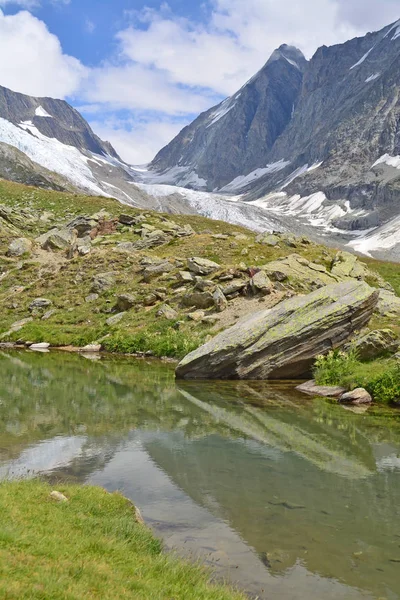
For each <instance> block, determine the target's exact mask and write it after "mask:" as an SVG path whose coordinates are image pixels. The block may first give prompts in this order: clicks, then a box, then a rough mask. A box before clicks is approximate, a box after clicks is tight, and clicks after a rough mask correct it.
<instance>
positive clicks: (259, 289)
mask: <svg viewBox="0 0 400 600" xmlns="http://www.w3.org/2000/svg"><path fill="white" fill-rule="evenodd" d="M250 287H251V289H252V291H253V293H254V294H257V293H261V294H263V295H264V296H266V295H267V294H270V293H271V292H272V289H273V285H272V282H271V280H270V278H269V277H268V275H267V274H266V273H264V272H263V271H259V272H258V273H256V274H255V275H254V276H253V277H252V278H251V280H250Z"/></svg>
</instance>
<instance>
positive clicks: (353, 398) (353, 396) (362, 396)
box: [339, 388, 372, 404]
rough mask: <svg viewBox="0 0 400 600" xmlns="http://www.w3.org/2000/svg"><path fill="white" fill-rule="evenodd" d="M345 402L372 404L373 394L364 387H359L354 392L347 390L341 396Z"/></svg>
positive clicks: (341, 400)
mask: <svg viewBox="0 0 400 600" xmlns="http://www.w3.org/2000/svg"><path fill="white" fill-rule="evenodd" d="M339 402H342V403H343V404H371V402H372V398H371V395H370V394H369V393H368V392H367V390H364V388H357V389H355V390H353V391H352V392H346V394H342V395H341V396H340V398H339Z"/></svg>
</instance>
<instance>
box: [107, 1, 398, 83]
mask: <svg viewBox="0 0 400 600" xmlns="http://www.w3.org/2000/svg"><path fill="white" fill-rule="evenodd" d="M354 2H355V3H357V4H359V6H358V11H353V10H352V9H351V7H352V5H353V4H354ZM354 2H353V1H352V2H349V1H348V0H302V1H301V2H297V3H291V5H290V8H289V7H288V4H287V3H286V2H282V1H281V0H213V2H212V10H211V13H210V15H209V18H208V20H207V22H205V23H197V22H192V21H190V20H188V19H183V18H179V17H176V16H174V14H173V13H172V12H171V11H170V10H168V7H166V5H163V6H162V7H161V9H160V10H159V11H155V10H151V9H148V8H146V9H144V10H143V11H142V12H141V13H138V12H137V11H136V12H134V13H133V15H132V18H133V22H132V24H131V25H130V26H129V27H127V28H126V29H125V30H123V31H121V32H119V33H118V36H117V39H118V41H119V42H120V46H121V48H120V49H121V53H122V56H123V57H124V59H125V60H128V61H132V62H134V63H135V64H139V65H141V66H142V67H143V68H145V69H148V70H156V71H162V72H163V73H164V74H165V75H166V76H167V77H168V78H169V80H170V81H171V82H173V83H174V84H185V85H187V86H200V87H203V88H204V87H205V88H210V89H211V90H213V91H214V92H216V93H220V94H232V93H233V92H234V91H236V90H237V89H238V88H239V87H240V86H241V85H243V83H245V81H246V80H247V79H249V78H250V77H251V76H252V75H253V74H254V73H255V72H256V71H257V70H258V69H260V68H261V67H262V66H263V64H264V63H265V62H266V60H267V59H268V57H269V56H270V54H271V53H272V52H273V50H274V49H275V48H277V47H278V46H280V45H281V44H283V43H289V44H293V45H295V46H298V47H299V48H300V49H302V50H303V52H304V53H305V54H306V56H308V57H310V56H311V55H312V54H313V53H314V51H315V50H316V49H317V48H318V47H319V46H321V45H323V44H325V45H331V44H335V43H339V42H343V41H346V40H347V39H350V38H352V37H355V36H356V35H361V34H363V33H366V31H367V30H368V27H369V26H371V27H372V28H373V29H377V28H380V27H383V26H384V25H387V24H388V23H389V22H390V21H391V20H394V19H395V15H396V10H397V12H398V8H397V9H396V6H395V4H396V3H397V4H398V0H383V1H382V2H380V6H379V11H376V8H375V11H373V10H372V6H373V4H374V3H375V4H376V0H354ZM365 4H367V5H370V9H371V10H369V11H368V10H367V11H366V10H365V6H364V5H365ZM360 14H363V18H360Z"/></svg>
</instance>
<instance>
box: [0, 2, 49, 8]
mask: <svg viewBox="0 0 400 600" xmlns="http://www.w3.org/2000/svg"><path fill="white" fill-rule="evenodd" d="M7 4H14V5H16V6H19V7H20V8H36V7H37V6H39V4H40V2H39V0H0V6H7Z"/></svg>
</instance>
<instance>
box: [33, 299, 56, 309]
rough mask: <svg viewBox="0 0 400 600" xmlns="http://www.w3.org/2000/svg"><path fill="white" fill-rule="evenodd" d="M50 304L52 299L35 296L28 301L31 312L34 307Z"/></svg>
mask: <svg viewBox="0 0 400 600" xmlns="http://www.w3.org/2000/svg"><path fill="white" fill-rule="evenodd" d="M52 304H53V303H52V301H51V300H48V299H47V298H35V300H33V302H31V303H30V305H29V310H30V311H31V312H32V311H33V310H36V309H42V308H48V307H49V306H51V305H52Z"/></svg>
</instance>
